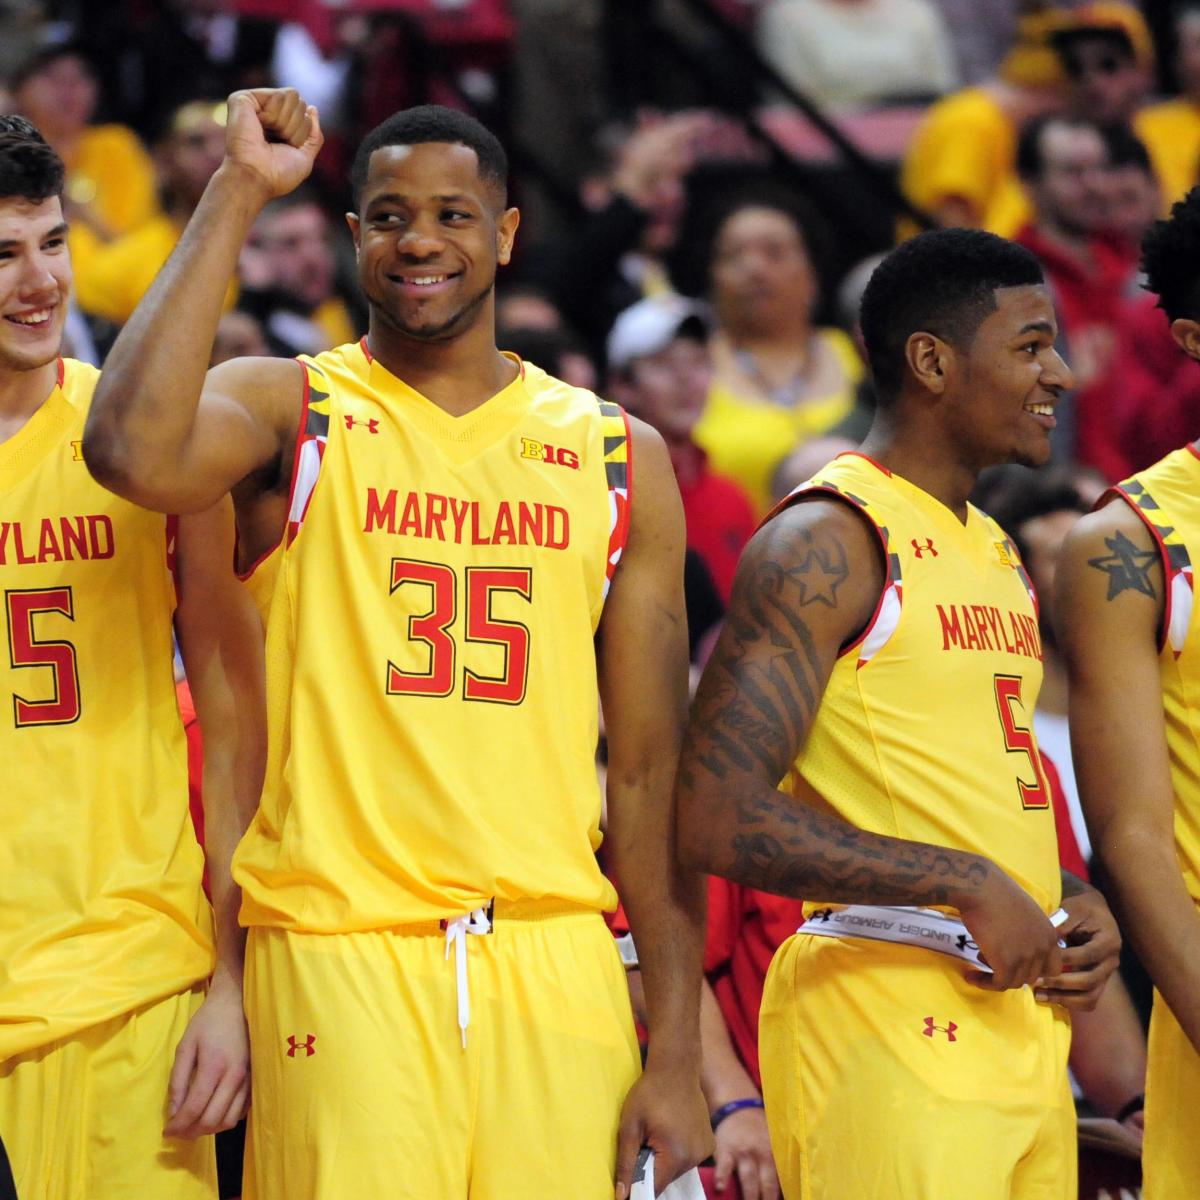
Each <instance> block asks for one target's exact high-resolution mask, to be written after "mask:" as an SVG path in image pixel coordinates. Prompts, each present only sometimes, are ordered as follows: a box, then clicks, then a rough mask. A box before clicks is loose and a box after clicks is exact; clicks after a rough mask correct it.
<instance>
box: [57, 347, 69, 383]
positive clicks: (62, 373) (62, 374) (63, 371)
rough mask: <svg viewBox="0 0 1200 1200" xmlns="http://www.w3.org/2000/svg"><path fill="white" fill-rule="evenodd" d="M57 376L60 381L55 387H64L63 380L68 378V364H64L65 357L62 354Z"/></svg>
mask: <svg viewBox="0 0 1200 1200" xmlns="http://www.w3.org/2000/svg"><path fill="white" fill-rule="evenodd" d="M57 376H58V381H57V383H56V384H55V387H62V385H63V380H64V379H66V377H67V364H66V363H65V362H63V357H62V355H61V354H60V355H59V356H58V372H57Z"/></svg>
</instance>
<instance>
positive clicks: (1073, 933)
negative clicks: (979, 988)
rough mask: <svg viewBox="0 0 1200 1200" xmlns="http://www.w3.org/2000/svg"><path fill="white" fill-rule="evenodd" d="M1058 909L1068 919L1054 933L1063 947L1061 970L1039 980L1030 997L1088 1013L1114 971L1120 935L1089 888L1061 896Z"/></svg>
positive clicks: (1115, 924)
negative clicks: (1061, 900) (1065, 912)
mask: <svg viewBox="0 0 1200 1200" xmlns="http://www.w3.org/2000/svg"><path fill="white" fill-rule="evenodd" d="M1062 906H1063V908H1065V909H1066V910H1067V913H1068V914H1069V916H1070V919H1069V920H1068V921H1067V922H1066V924H1065V925H1061V926H1059V930H1058V936H1059V937H1060V938H1061V939H1062V940H1063V941H1064V942H1066V943H1067V948H1066V949H1065V950H1064V951H1063V952H1062V968H1061V970H1060V971H1055V972H1053V973H1051V974H1048V975H1046V976H1045V977H1044V978H1042V979H1040V980H1039V981H1038V985H1037V988H1036V990H1035V991H1034V995H1035V996H1036V997H1037V998H1038V999H1039V1000H1041V1001H1042V1002H1043V1003H1049V1004H1061V1005H1062V1006H1063V1007H1064V1008H1073V1009H1082V1010H1083V1011H1085V1012H1090V1011H1091V1010H1092V1009H1093V1008H1095V1007H1096V1002H1097V1001H1098V1000H1099V999H1100V993H1101V992H1102V991H1103V990H1104V985H1105V984H1106V983H1107V982H1108V977H1109V976H1110V975H1111V974H1112V973H1113V971H1115V970H1116V969H1117V961H1118V959H1119V958H1120V955H1121V934H1120V931H1119V930H1118V929H1117V922H1116V920H1115V918H1114V917H1113V915H1112V913H1111V912H1110V911H1109V908H1108V905H1107V903H1105V900H1104V897H1103V896H1102V895H1101V894H1100V893H1099V892H1098V891H1096V889H1095V888H1093V887H1089V888H1086V889H1085V890H1084V891H1082V892H1077V893H1076V894H1075V895H1073V896H1064V897H1063V902H1062Z"/></svg>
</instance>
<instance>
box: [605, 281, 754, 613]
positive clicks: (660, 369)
mask: <svg viewBox="0 0 1200 1200" xmlns="http://www.w3.org/2000/svg"><path fill="white" fill-rule="evenodd" d="M709 328H710V326H709V315H708V310H707V309H706V308H704V307H703V306H702V305H700V304H697V303H694V302H693V301H690V300H685V299H684V298H683V297H682V296H676V295H661V296H653V297H650V298H648V299H645V300H639V301H638V302H637V303H636V304H634V305H632V306H631V307H629V308H627V309H625V311H624V312H622V313H621V314H620V316H618V317H617V320H616V322H615V323H614V325H613V327H612V331H611V333H610V334H609V337H608V370H609V378H608V393H609V395H610V396H611V398H612V399H613V400H616V401H617V402H618V403H619V404H622V405H624V406H625V407H626V408H627V409H628V410H629V411H630V412H631V413H633V414H634V415H635V416H638V417H641V419H642V420H643V421H645V422H646V423H647V424H649V425H652V426H653V427H654V428H655V429H657V430H658V432H659V433H660V434H662V437H663V440H664V441H665V442H666V443H667V449H668V451H669V452H670V455H671V462H672V465H673V466H674V468H675V478H676V479H677V481H678V483H679V492H680V495H681V496H682V497H683V511H684V517H685V519H686V521H687V542H688V546H689V547H690V548H691V549H693V550H695V551H696V552H697V554H699V556H700V557H701V559H703V561H704V565H705V566H706V567H707V568H708V571H709V574H710V575H711V576H712V579H713V582H714V583H715V584H716V587H717V592H718V593H719V595H720V597H721V600H722V602H723V603H725V604H728V603H729V595H730V592H731V591H732V590H733V575H734V571H735V569H736V567H737V560H738V555H740V554H741V552H742V547H743V546H745V544H746V542H747V541H749V539H750V535H751V534H752V533H753V532H754V528H755V525H756V521H755V518H754V509H753V507H752V506H751V504H750V500H749V498H748V497H747V496H746V493H745V492H744V491H742V489H741V488H740V487H739V486H738V485H737V484H736V483H734V482H733V481H732V480H731V479H726V478H725V477H724V476H721V475H718V474H716V473H715V472H714V471H712V470H711V469H710V467H709V465H708V459H707V456H706V455H705V453H704V451H703V450H701V449H700V447H699V446H698V445H696V443H695V441H694V440H693V439H692V430H693V429H694V428H695V427H696V422H697V421H698V420H699V418H700V414H701V412H702V411H703V409H704V405H705V402H706V400H707V397H708V388H709V384H710V382H711V379H712V360H711V358H710V356H709V352H708V335H709Z"/></svg>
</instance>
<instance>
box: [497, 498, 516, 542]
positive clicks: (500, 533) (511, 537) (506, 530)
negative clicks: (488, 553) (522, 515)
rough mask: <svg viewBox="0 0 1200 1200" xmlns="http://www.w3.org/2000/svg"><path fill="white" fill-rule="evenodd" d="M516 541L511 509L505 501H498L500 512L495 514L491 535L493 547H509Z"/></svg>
mask: <svg viewBox="0 0 1200 1200" xmlns="http://www.w3.org/2000/svg"><path fill="white" fill-rule="evenodd" d="M516 540H517V535H516V531H515V530H514V529H513V519H512V509H511V508H509V506H508V501H507V500H501V501H500V511H499V512H497V513H496V528H495V530H494V531H493V533H492V545H493V546H511V545H513V543H514V542H516Z"/></svg>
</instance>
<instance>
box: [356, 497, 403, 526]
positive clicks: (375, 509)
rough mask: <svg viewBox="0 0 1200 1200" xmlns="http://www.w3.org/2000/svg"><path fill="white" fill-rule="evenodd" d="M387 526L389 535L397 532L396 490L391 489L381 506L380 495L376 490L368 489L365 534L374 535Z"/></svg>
mask: <svg viewBox="0 0 1200 1200" xmlns="http://www.w3.org/2000/svg"><path fill="white" fill-rule="evenodd" d="M385 526H386V528H387V531H388V533H395V532H396V489H395V488H389V489H388V493H387V496H386V497H385V498H384V500H383V503H382V504H381V503H380V501H379V493H378V492H377V491H376V490H375V489H374V488H367V519H366V521H365V522H364V523H363V533H374V531H375V530H376V529H381V528H384V527H385Z"/></svg>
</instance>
